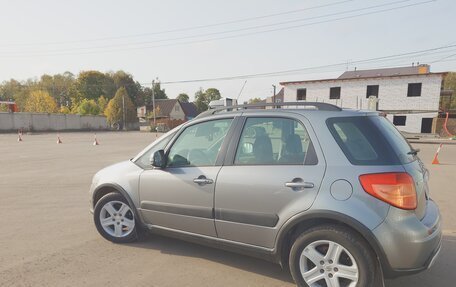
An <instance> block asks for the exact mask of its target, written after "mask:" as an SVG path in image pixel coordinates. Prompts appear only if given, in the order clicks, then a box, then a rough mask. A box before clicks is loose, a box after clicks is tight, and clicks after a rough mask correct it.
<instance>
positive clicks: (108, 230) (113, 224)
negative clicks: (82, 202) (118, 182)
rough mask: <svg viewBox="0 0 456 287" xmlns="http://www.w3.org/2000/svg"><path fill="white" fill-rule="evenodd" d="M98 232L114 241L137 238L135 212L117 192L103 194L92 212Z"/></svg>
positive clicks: (123, 241)
mask: <svg viewBox="0 0 456 287" xmlns="http://www.w3.org/2000/svg"><path fill="white" fill-rule="evenodd" d="M93 216H94V221H95V226H96V228H97V230H98V232H99V233H100V234H101V236H103V237H104V238H106V239H107V240H109V241H112V242H114V243H127V242H133V241H136V240H137V238H138V235H137V227H136V219H135V213H134V212H133V210H132V208H131V207H130V205H129V204H128V201H127V200H126V199H125V198H124V197H123V196H122V195H121V194H119V193H116V192H112V193H108V194H106V195H105V196H103V197H102V198H101V199H100V200H99V201H98V202H97V204H96V205H95V209H94V212H93Z"/></svg>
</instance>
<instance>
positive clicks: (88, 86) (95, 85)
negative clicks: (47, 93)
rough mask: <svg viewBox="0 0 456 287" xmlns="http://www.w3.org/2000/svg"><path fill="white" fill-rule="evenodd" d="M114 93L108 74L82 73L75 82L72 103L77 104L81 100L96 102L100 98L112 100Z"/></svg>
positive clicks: (96, 72)
mask: <svg viewBox="0 0 456 287" xmlns="http://www.w3.org/2000/svg"><path fill="white" fill-rule="evenodd" d="M115 92H116V86H115V84H114V80H113V79H112V78H111V76H110V75H109V74H103V73H101V72H99V71H84V72H81V73H80V74H79V76H78V79H77V80H76V82H75V93H74V94H73V97H75V98H73V99H72V100H73V103H77V104H79V103H80V102H81V101H82V99H89V100H97V99H98V98H99V97H100V96H102V95H103V96H105V97H107V98H108V99H112V98H113V96H114V93H115Z"/></svg>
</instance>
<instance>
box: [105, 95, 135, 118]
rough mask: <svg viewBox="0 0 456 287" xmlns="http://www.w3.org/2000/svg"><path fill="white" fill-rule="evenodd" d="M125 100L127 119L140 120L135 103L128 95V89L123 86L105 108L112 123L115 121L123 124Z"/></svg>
mask: <svg viewBox="0 0 456 287" xmlns="http://www.w3.org/2000/svg"><path fill="white" fill-rule="evenodd" d="M123 101H125V121H126V122H127V123H131V122H135V121H137V120H138V118H137V114H136V108H135V105H134V104H133V102H132V101H131V99H130V97H129V96H128V93H127V90H126V89H125V88H123V87H122V88H120V89H118V90H117V92H116V95H115V96H114V98H112V99H111V100H110V101H109V103H108V106H107V108H106V110H105V116H106V117H107V120H108V123H110V124H111V125H112V124H115V123H119V124H121V125H122V123H123V111H124V109H123Z"/></svg>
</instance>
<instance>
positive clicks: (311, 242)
mask: <svg viewBox="0 0 456 287" xmlns="http://www.w3.org/2000/svg"><path fill="white" fill-rule="evenodd" d="M376 262H377V261H376V260H375V256H374V255H373V254H372V252H371V251H370V248H369V246H368V245H367V243H365V241H364V240H363V239H362V238H361V237H360V236H359V235H357V234H355V233H354V232H352V231H351V230H349V229H347V228H343V227H339V226H336V225H324V226H318V227H314V228H311V229H309V230H307V231H305V232H303V233H301V234H300V235H299V236H298V237H297V238H296V240H295V241H294V243H293V246H292V247H291V251H290V257H289V266H290V271H291V275H292V276H293V279H294V280H295V282H296V284H297V285H298V286H310V287H355V286H374V285H375V278H377V276H376V275H375V271H376V270H378V269H377V268H376V266H377V265H376Z"/></svg>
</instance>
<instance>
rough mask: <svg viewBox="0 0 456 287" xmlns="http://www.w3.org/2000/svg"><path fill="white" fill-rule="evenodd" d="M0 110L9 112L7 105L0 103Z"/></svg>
mask: <svg viewBox="0 0 456 287" xmlns="http://www.w3.org/2000/svg"><path fill="white" fill-rule="evenodd" d="M0 112H9V108H8V105H6V104H0Z"/></svg>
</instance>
